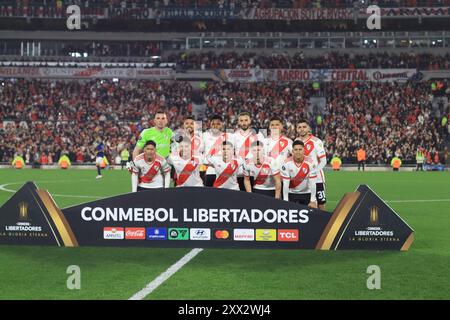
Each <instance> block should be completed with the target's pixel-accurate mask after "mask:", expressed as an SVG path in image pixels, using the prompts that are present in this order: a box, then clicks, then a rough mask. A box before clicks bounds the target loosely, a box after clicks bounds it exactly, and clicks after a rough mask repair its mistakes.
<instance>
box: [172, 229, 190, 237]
mask: <svg viewBox="0 0 450 320" xmlns="http://www.w3.org/2000/svg"><path fill="white" fill-rule="evenodd" d="M169 240H189V229H188V228H170V229H169Z"/></svg>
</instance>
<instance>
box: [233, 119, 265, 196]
mask: <svg viewBox="0 0 450 320" xmlns="http://www.w3.org/2000/svg"><path fill="white" fill-rule="evenodd" d="M251 125H252V119H251V116H250V113H248V112H241V113H240V114H239V116H238V129H237V130H236V132H235V133H234V139H233V140H234V148H235V154H236V157H237V158H238V159H240V160H241V162H242V163H245V161H246V160H249V159H250V157H251V152H250V147H251V145H252V143H253V142H255V141H258V140H259V141H264V136H263V135H262V134H261V132H258V133H256V131H255V130H254V129H253V128H251ZM251 180H253V179H251ZM237 181H238V184H239V190H241V191H245V185H244V171H243V167H239V170H238V172H237ZM252 184H253V181H252Z"/></svg>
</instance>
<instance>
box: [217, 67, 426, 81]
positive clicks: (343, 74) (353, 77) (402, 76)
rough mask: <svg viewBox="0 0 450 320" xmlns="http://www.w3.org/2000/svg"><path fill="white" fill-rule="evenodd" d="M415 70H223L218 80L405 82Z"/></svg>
mask: <svg viewBox="0 0 450 320" xmlns="http://www.w3.org/2000/svg"><path fill="white" fill-rule="evenodd" d="M416 73H417V70H416V69H225V70H221V71H220V74H219V76H220V78H221V79H222V80H223V81H226V82H259V81H276V82H309V81H318V82H334V81H336V82H345V81H350V82H351V81H373V82H388V81H392V82H393V81H397V82H405V81H407V80H409V79H411V78H412V77H413V76H414V75H415V74H416Z"/></svg>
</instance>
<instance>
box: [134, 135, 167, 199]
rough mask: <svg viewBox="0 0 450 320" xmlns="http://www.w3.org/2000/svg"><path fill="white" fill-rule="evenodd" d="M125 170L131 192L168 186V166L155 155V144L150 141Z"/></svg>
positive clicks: (162, 159)
mask: <svg viewBox="0 0 450 320" xmlns="http://www.w3.org/2000/svg"><path fill="white" fill-rule="evenodd" d="M127 169H128V170H129V171H130V173H131V185H132V191H133V192H136V191H143V190H147V189H154V188H169V186H170V165H169V164H168V163H167V161H166V160H165V159H164V158H162V157H160V156H158V155H157V154H156V143H155V142H154V141H152V140H150V141H148V142H147V143H146V144H145V146H144V152H143V153H141V154H140V155H138V156H137V157H136V158H135V159H134V161H131V162H129V163H128V164H127Z"/></svg>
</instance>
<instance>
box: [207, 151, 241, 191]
mask: <svg viewBox="0 0 450 320" xmlns="http://www.w3.org/2000/svg"><path fill="white" fill-rule="evenodd" d="M205 164H208V165H210V166H212V167H213V168H214V172H215V173H216V180H215V181H214V185H213V187H214V188H223V189H232V190H239V184H238V182H237V173H238V170H239V168H240V167H242V160H241V159H239V158H235V157H233V158H232V159H231V160H230V161H228V162H224V161H223V157H222V156H218V157H217V156H216V157H211V156H207V157H206V158H205Z"/></svg>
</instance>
